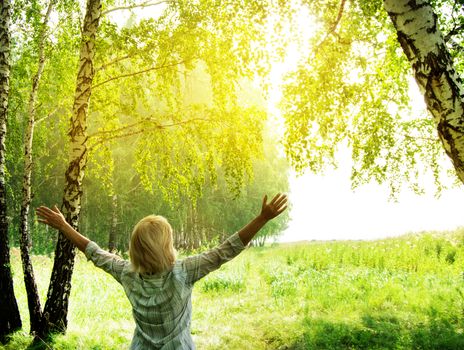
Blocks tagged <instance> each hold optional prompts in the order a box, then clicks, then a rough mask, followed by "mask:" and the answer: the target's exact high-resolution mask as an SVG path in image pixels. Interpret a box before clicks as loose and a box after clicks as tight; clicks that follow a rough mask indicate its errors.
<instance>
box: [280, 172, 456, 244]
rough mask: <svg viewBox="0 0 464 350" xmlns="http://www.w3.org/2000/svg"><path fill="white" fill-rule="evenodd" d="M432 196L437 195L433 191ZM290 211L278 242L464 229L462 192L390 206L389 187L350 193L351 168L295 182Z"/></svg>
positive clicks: (405, 196) (407, 196)
mask: <svg viewBox="0 0 464 350" xmlns="http://www.w3.org/2000/svg"><path fill="white" fill-rule="evenodd" d="M431 192H433V191H431ZM289 195H290V199H291V202H292V208H291V212H290V216H291V221H290V224H289V227H288V229H287V230H286V231H285V232H284V234H283V235H282V236H281V237H280V239H279V241H281V242H289V241H299V240H312V239H316V240H332V239H375V238H382V237H389V236H395V235H401V234H404V233H408V232H419V231H425V230H427V231H429V230H452V229H455V228H457V227H459V226H461V227H464V215H463V204H464V188H462V187H461V188H457V189H453V190H448V191H445V192H444V193H443V194H442V196H441V197H440V198H439V199H436V198H434V196H433V193H430V194H428V195H422V196H419V195H415V194H412V193H402V194H401V195H400V197H399V201H398V202H397V203H395V202H392V201H388V191H387V190H386V187H381V186H378V185H367V186H363V187H361V188H359V189H357V190H356V191H355V192H353V191H352V190H351V187H350V180H349V167H347V166H343V165H342V166H341V168H340V169H338V170H337V171H333V172H330V173H327V174H326V175H325V176H316V175H313V174H305V175H304V176H301V177H295V176H292V178H291V192H290V194H289Z"/></svg>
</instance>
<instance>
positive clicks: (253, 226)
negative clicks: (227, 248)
mask: <svg viewBox="0 0 464 350" xmlns="http://www.w3.org/2000/svg"><path fill="white" fill-rule="evenodd" d="M285 209H287V196H286V195H285V194H281V193H279V194H277V195H276V196H274V198H272V200H271V201H270V202H269V203H267V195H266V196H264V198H263V205H262V207H261V213H260V214H259V215H258V216H257V217H255V218H254V219H253V220H251V221H250V222H249V223H248V224H247V225H246V226H245V227H244V228H242V229H241V230H240V231H238V235H239V237H240V239H241V240H242V242H243V244H244V245H247V244H248V243H250V241H251V240H252V239H253V237H254V236H255V234H256V233H257V232H258V231H259V230H261V228H262V227H263V226H264V225H265V224H266V223H267V222H268V221H269V220H272V219H274V218H275V217H276V216H278V215H280V214H281V213H282V212H283V211H284V210H285Z"/></svg>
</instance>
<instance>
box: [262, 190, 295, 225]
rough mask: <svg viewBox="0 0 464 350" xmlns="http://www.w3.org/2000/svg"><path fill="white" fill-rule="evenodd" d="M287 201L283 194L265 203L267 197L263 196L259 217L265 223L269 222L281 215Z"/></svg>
mask: <svg viewBox="0 0 464 350" xmlns="http://www.w3.org/2000/svg"><path fill="white" fill-rule="evenodd" d="M287 199H288V198H287V196H286V195H285V194H282V193H278V194H276V195H275V196H274V198H272V200H271V201H270V202H269V203H267V195H265V196H264V198H263V205H262V207H261V214H260V216H261V217H262V218H263V219H265V220H266V221H269V220H272V219H274V218H275V217H276V216H278V215H280V214H282V213H283V212H284V210H285V209H287Z"/></svg>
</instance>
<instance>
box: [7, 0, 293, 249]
mask: <svg viewBox="0 0 464 350" xmlns="http://www.w3.org/2000/svg"><path fill="white" fill-rule="evenodd" d="M15 3H16V5H17V6H15V13H14V16H13V17H14V20H13V28H12V29H13V32H12V37H13V48H12V58H13V59H12V72H11V94H10V117H9V120H8V122H9V124H8V138H7V142H8V144H7V149H8V153H7V169H8V178H7V183H8V202H9V203H10V204H9V206H8V210H9V217H10V223H11V224H10V232H11V235H12V239H11V241H12V242H13V244H15V245H17V244H18V237H17V235H16V232H17V231H18V227H19V212H20V205H21V193H22V191H21V186H22V175H23V160H24V155H23V144H24V131H25V127H26V125H27V119H28V96H29V93H30V89H31V85H32V79H31V77H32V76H33V75H34V73H35V71H36V69H37V60H38V57H37V55H38V48H37V47H38V45H39V44H38V37H39V34H40V33H41V32H43V31H44V30H45V31H46V33H47V35H46V36H45V51H46V54H45V56H46V61H45V70H44V73H43V75H42V79H41V81H40V84H39V91H38V101H37V106H36V107H37V113H36V125H35V133H34V144H33V155H34V167H33V178H32V187H33V193H34V197H33V201H32V206H33V207H35V206H38V205H41V204H46V205H53V204H54V203H57V204H58V205H59V204H60V202H61V199H62V191H63V188H64V173H65V167H66V164H67V161H68V160H67V157H68V151H69V150H68V142H67V140H68V135H67V133H68V131H69V118H70V117H71V114H72V101H73V95H74V91H75V89H76V86H75V84H76V83H75V79H76V78H75V76H76V71H75V67H77V66H78V62H77V60H78V57H79V45H80V39H81V38H80V35H81V33H80V26H81V25H82V15H83V13H84V7H85V6H84V5H85V3H84V2H83V1H78V0H69V1H58V2H55V3H54V5H55V6H54V7H53V11H52V16H51V17H52V20H51V23H50V25H49V28H48V27H43V25H42V20H43V16H44V12H45V10H46V8H47V6H48V1H43V0H33V1H22V0H18V1H16V2H15ZM143 4H145V5H147V4H146V3H143ZM143 4H142V5H143ZM137 6H140V4H139V3H136V2H133V1H125V0H120V1H103V8H102V11H103V12H102V13H103V15H102V19H101V24H100V29H99V32H98V33H97V43H96V47H97V53H96V57H95V62H94V69H95V79H94V82H93V85H92V97H91V102H90V106H89V111H90V113H89V116H88V121H87V124H88V125H87V133H88V154H89V156H88V165H87V168H86V169H85V171H86V177H85V179H84V189H83V192H84V197H83V200H82V216H81V223H80V226H81V228H82V231H83V232H84V233H86V234H88V235H89V236H90V237H91V238H92V239H94V240H96V241H98V242H99V243H100V244H102V246H107V245H108V240H109V238H108V236H109V234H110V232H116V242H115V243H116V246H117V249H119V250H121V251H124V250H126V249H127V236H128V233H130V231H131V228H132V227H133V225H134V224H135V223H136V222H137V220H139V219H140V218H141V217H143V216H145V215H148V214H151V213H159V214H162V215H165V216H167V217H168V218H169V219H170V221H171V222H172V223H173V225H174V228H175V230H176V231H177V232H179V237H181V239H179V241H178V242H177V243H178V245H179V246H180V247H182V248H186V249H192V248H198V246H199V245H200V244H205V243H206V242H209V241H211V240H213V241H214V240H216V241H217V240H218V239H220V238H221V235H222V234H223V232H230V231H231V230H236V229H237V228H238V227H239V225H240V224H242V222H241V221H240V222H237V220H235V221H234V220H232V212H234V215H236V214H237V212H240V213H241V214H243V216H240V217H250V216H251V215H252V212H253V214H254V213H255V210H256V207H251V206H247V207H242V208H241V209H240V205H243V204H244V203H250V202H253V201H252V200H249V199H250V198H248V199H247V196H248V194H247V193H250V195H252V196H255V195H256V194H257V193H258V192H259V195H258V197H259V196H260V195H261V193H263V192H265V191H270V192H276V191H282V192H285V191H287V190H288V182H287V180H286V178H287V165H286V163H285V162H284V161H283V159H282V156H278V157H276V155H278V151H277V149H276V148H275V146H272V145H268V144H269V142H268V140H267V139H268V138H270V137H273V136H271V135H270V133H268V134H267V135H265V133H264V127H265V122H266V119H267V113H266V106H265V103H264V101H263V96H262V94H261V92H259V91H257V89H256V88H255V87H254V85H253V84H254V83H253V79H254V78H255V76H256V75H257V72H261V73H260V74H265V73H266V72H267V70H268V67H269V64H268V60H267V59H266V57H264V56H263V52H261V51H259V50H255V48H256V47H258V46H263V47H264V46H265V41H266V40H267V39H266V36H265V31H264V30H263V27H264V25H265V23H266V18H267V13H268V11H269V8H268V7H269V6H270V5H269V4H266V3H265V2H263V3H261V2H256V1H253V2H247V3H246V6H242V5H239V4H238V3H234V2H231V3H230V4H229V5H228V6H222V4H221V3H217V2H216V3H211V2H209V1H199V2H194V3H192V2H190V1H176V2H159V3H157V4H155V5H153V4H152V6H148V7H146V8H145V9H144V11H147V12H151V13H152V14H153V15H152V16H142V18H140V16H139V17H137V16H136V15H135V11H136V10H137ZM124 7H125V8H131V7H132V8H133V9H132V10H131V11H128V10H121V8H124ZM118 8H119V10H115V11H113V9H118ZM124 13H131V15H129V17H127V18H126V19H124V20H121V18H124V16H121V15H124ZM237 14H240V15H237ZM250 43H253V44H252V45H250ZM265 139H266V140H265ZM264 143H266V146H265V147H266V149H265V150H264V147H263V144H264ZM269 159H272V160H273V167H269V166H268V165H267V164H268V160H269ZM274 159H275V161H274ZM254 172H255V174H253V173H254ZM267 178H269V179H267ZM259 186H261V188H259ZM258 202H259V199H258ZM210 203H213V205H212V206H214V208H213V209H211V206H210V205H209V204H210ZM229 208H230V209H231V211H230V212H228V210H227V209H229ZM30 221H31V227H33V230H32V231H31V232H32V238H33V252H34V253H49V252H51V251H52V250H53V244H54V240H53V239H51V238H53V237H51V235H50V233H49V232H45V231H46V229H45V228H43V227H39V226H37V225H36V223H35V222H34V218H33V217H32V216H31V217H30ZM223 222H225V223H223ZM283 225H284V223H283V222H281V224H280V226H278V227H273V228H272V229H271V230H268V231H267V233H269V235H274V234H277V233H278V232H279V230H280V229H281V228H282V227H283ZM267 233H266V232H264V234H267Z"/></svg>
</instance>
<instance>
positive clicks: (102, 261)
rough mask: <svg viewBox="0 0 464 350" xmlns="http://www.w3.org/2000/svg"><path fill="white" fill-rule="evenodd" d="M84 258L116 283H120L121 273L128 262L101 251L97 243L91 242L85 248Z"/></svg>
mask: <svg viewBox="0 0 464 350" xmlns="http://www.w3.org/2000/svg"><path fill="white" fill-rule="evenodd" d="M85 256H86V257H87V259H88V260H91V261H92V262H93V264H94V265H95V266H96V267H99V268H101V269H102V270H104V271H106V272H108V273H109V274H110V275H111V276H113V277H114V278H115V279H116V281H118V282H119V283H121V275H122V271H123V270H124V268H125V267H126V266H127V265H128V264H129V262H128V261H126V260H124V259H122V258H121V257H119V256H117V255H115V254H111V253H109V252H107V251H106V250H103V249H101V248H100V247H99V246H98V244H97V243H95V242H92V241H90V242H89V243H88V244H87V247H85Z"/></svg>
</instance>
